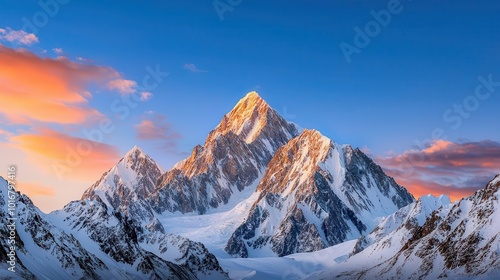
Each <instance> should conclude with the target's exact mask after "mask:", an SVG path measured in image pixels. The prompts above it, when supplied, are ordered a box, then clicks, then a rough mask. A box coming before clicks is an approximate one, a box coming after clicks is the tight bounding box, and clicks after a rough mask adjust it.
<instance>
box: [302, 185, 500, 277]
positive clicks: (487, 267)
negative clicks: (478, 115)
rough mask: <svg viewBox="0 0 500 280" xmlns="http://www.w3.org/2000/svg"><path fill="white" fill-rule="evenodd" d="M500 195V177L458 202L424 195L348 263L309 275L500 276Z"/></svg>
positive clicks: (379, 230) (391, 219)
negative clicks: (449, 202) (449, 201)
mask: <svg viewBox="0 0 500 280" xmlns="http://www.w3.org/2000/svg"><path fill="white" fill-rule="evenodd" d="M499 199H500V175H498V176H497V177H496V178H495V179H493V180H492V181H491V182H490V183H489V184H488V185H487V186H486V188H484V189H482V190H479V191H477V192H476V193H475V194H474V195H472V196H470V197H468V198H464V199H462V200H460V201H457V202H455V203H452V204H447V199H445V198H443V197H441V198H434V199H431V198H429V197H427V198H421V199H420V200H419V201H418V202H416V203H415V204H412V205H410V206H408V207H405V208H403V209H401V210H399V211H398V212H396V213H395V214H394V215H391V216H389V217H387V218H386V219H385V220H383V221H382V223H381V225H380V227H377V228H376V229H375V230H374V231H373V232H372V233H371V234H370V235H368V236H367V237H365V238H360V239H359V240H358V243H357V245H356V246H355V248H354V250H353V252H354V253H355V254H354V255H353V256H352V257H350V258H349V259H347V260H346V262H344V263H342V265H340V266H338V267H335V268H332V269H330V270H327V271H325V272H321V273H315V274H312V275H309V279H331V278H340V279H352V278H356V279H379V278H380V279H382V278H383V279H438V278H453V279H500V203H499ZM432 209H434V211H432V212H431V213H429V211H431V210H432ZM424 217H426V218H425V219H423V218H424Z"/></svg>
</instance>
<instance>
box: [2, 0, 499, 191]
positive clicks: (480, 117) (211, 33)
mask: <svg viewBox="0 0 500 280" xmlns="http://www.w3.org/2000/svg"><path fill="white" fill-rule="evenodd" d="M40 2H41V3H51V4H53V3H57V7H58V11H57V12H55V13H54V15H53V16H48V17H47V18H48V21H47V24H46V25H44V26H40V27H38V28H37V30H32V29H31V28H25V29H24V30H25V31H26V32H28V33H34V34H35V35H36V37H37V38H38V39H39V43H37V44H33V45H29V46H19V45H16V44H8V43H6V42H4V45H5V46H7V47H10V48H20V47H23V48H26V49H28V50H29V51H30V52H32V53H34V54H37V55H39V56H41V57H52V58H55V57H57V56H59V55H62V56H65V57H67V58H68V59H69V60H72V61H78V59H77V58H78V57H80V58H84V60H80V61H85V63H90V64H94V65H102V66H108V67H112V68H113V69H115V70H116V71H117V72H119V74H120V75H121V77H123V78H124V79H128V80H134V81H137V83H138V84H139V85H141V81H142V80H143V78H144V77H145V76H146V75H147V74H148V72H147V70H146V67H148V66H149V67H151V68H155V67H157V66H158V67H159V68H160V69H161V71H164V72H168V73H169V76H168V77H166V78H165V79H164V80H163V81H162V82H161V83H160V84H159V85H158V87H156V88H155V89H153V90H151V92H152V94H153V98H152V99H151V100H149V101H147V102H141V103H140V104H139V105H138V107H137V108H134V109H133V110H131V115H130V116H129V117H127V118H126V119H125V120H116V122H115V124H116V126H117V129H116V130H115V131H114V132H113V133H111V134H109V135H106V137H105V139H104V142H105V143H106V144H109V145H112V146H114V147H116V148H117V149H118V150H119V152H120V153H121V154H123V153H125V152H126V151H127V150H129V149H130V148H132V147H133V145H135V144H137V145H139V146H141V147H143V149H144V150H146V151H147V152H148V153H150V154H152V155H153V157H154V158H155V159H156V160H158V162H160V163H161V165H162V166H164V167H165V168H169V167H170V166H171V165H172V164H173V163H175V162H176V161H178V160H180V159H182V158H184V157H185V156H186V154H187V153H189V152H190V151H191V149H192V147H194V146H195V145H196V144H202V143H203V142H204V139H205V137H206V135H207V134H208V132H209V131H210V130H211V129H213V128H214V127H215V126H216V125H217V123H218V122H219V121H220V119H221V118H222V116H223V115H224V114H225V113H227V112H228V111H229V110H231V108H232V107H233V106H234V105H235V104H236V102H237V101H238V100H239V99H240V98H241V97H243V96H244V95H245V94H246V93H247V92H249V91H252V90H256V91H257V92H259V94H260V95H261V96H262V97H263V98H264V99H265V100H266V101H268V103H269V104H270V105H271V106H272V107H273V108H275V109H276V110H277V111H278V112H279V113H280V114H282V115H284V116H285V117H286V118H288V119H289V120H290V121H293V122H296V123H298V124H299V125H301V126H303V127H307V128H315V129H318V130H319V131H321V132H322V133H323V134H324V135H326V136H328V137H330V138H332V139H333V140H334V141H337V142H339V143H350V144H352V145H353V146H357V147H362V148H364V149H365V150H369V152H370V154H372V155H373V156H386V155H391V154H394V153H395V154H400V153H404V152H405V151H407V150H410V149H412V147H414V146H415V143H416V142H415V141H416V140H418V141H420V142H422V141H424V140H426V139H427V140H430V138H431V134H432V132H433V131H434V130H435V129H437V128H439V129H442V131H443V132H444V133H445V135H446V138H445V139H444V140H447V141H452V142H457V143H464V142H477V141H483V140H492V141H500V130H499V129H497V127H496V122H495V121H493V120H494V119H497V118H498V117H497V116H498V105H499V104H500V87H499V88H498V89H497V91H496V92H492V93H491V94H490V96H489V97H488V98H486V99H485V100H479V102H478V103H477V104H474V100H473V99H471V98H470V96H473V95H474V93H475V89H476V88H477V86H478V85H480V82H479V81H478V77H479V76H482V77H484V78H485V79H487V78H488V76H489V75H491V76H490V77H491V79H492V80H493V81H500V56H499V55H498V50H499V49H500V21H499V20H498V14H499V12H500V3H499V2H496V1H424V0H422V1H400V2H399V4H397V3H396V2H394V1H316V3H311V2H306V1H287V2H286V4H284V3H282V2H277V1H272V2H269V1H246V0H243V1H240V2H241V3H239V4H238V5H236V6H234V7H232V10H231V11H226V12H224V13H223V17H224V19H223V20H221V18H220V17H219V14H218V13H217V11H216V9H215V8H214V2H212V1H93V0H91V1H78V0H72V1H62V0H61V2H68V3H67V4H60V3H59V2H56V1H55V0H52V1H44V0H42V1H40ZM229 2H230V1H226V0H221V1H219V3H229ZM231 3H238V1H232V2H231ZM388 5H396V6H397V7H398V10H399V12H398V13H397V14H391V19H390V21H389V22H388V24H387V25H386V26H385V27H384V26H380V30H379V32H376V33H377V34H376V35H375V36H373V37H371V38H370V42H369V43H368V44H367V45H366V46H365V47H363V48H359V49H360V53H355V54H352V55H351V56H350V60H351V61H350V62H348V60H347V59H346V57H345V56H344V54H343V52H342V50H341V48H340V47H339V45H340V44H341V43H343V42H344V43H347V44H350V45H352V46H355V40H354V39H355V35H356V32H355V28H356V27H359V28H360V29H361V30H364V29H365V27H366V26H367V24H369V23H370V22H371V21H373V20H374V18H373V15H372V11H373V12H376V13H379V12H380V11H381V10H387V9H388ZM49 6H50V9H52V10H53V8H54V6H53V5H49ZM0 8H1V10H2V20H1V22H2V23H1V26H0V28H7V27H9V28H11V29H13V30H20V29H22V28H23V27H26V26H23V25H24V23H23V17H25V18H26V19H28V20H30V21H31V22H34V21H36V20H39V21H40V20H42V19H43V18H40V17H38V18H37V13H38V15H40V13H44V10H43V8H42V6H40V4H39V3H37V1H23V2H21V3H20V2H19V1H14V0H7V1H3V2H2V4H0ZM45 13H46V12H45ZM54 48H60V49H62V53H59V54H57V53H54V51H53V49H54ZM44 51H47V52H46V53H45V54H43V53H44ZM0 63H1V62H0ZM186 64H193V65H192V66H191V67H195V68H190V69H191V71H190V70H189V69H185V68H189V67H185V66H186ZM192 70H195V71H192ZM196 70H199V71H196ZM90 90H91V91H92V90H93V91H92V92H93V98H92V99H91V100H90V101H89V102H90V105H91V106H92V107H94V108H96V109H97V110H99V111H100V112H102V113H103V114H105V115H107V116H111V115H113V112H112V111H111V110H110V104H111V103H112V101H113V100H114V99H115V98H116V95H112V94H108V93H105V92H101V91H102V89H99V88H97V87H96V88H90ZM464 101H466V102H472V103H469V104H468V108H472V107H474V110H473V111H471V112H468V111H466V112H465V113H467V117H464V116H460V115H459V113H457V112H456V111H454V107H453V106H454V104H463V103H464ZM476 105H477V106H476ZM475 107H477V108H475ZM448 110H452V111H451V112H450V113H448V119H449V120H448V122H446V121H445V120H444V119H443V115H444V114H445V113H446V112H447V111H448ZM151 111H152V112H156V113H158V114H161V115H162V116H163V117H164V119H163V122H164V124H165V123H168V125H167V126H168V131H169V132H168V133H170V136H172V135H175V137H166V139H167V138H168V139H169V141H172V142H173V143H175V144H176V145H177V146H175V145H173V146H169V148H168V149H165V147H160V146H162V143H161V139H156V140H152V139H144V138H143V139H140V137H136V133H135V130H134V125H137V123H139V122H141V120H143V119H144V118H145V116H146V115H147V113H145V112H151ZM468 113H470V115H469V114H468ZM457 118H458V119H460V122H461V123H460V125H457V122H458V121H459V120H458V119H457ZM50 126H51V127H52V128H54V129H56V130H59V131H63V130H64V131H65V133H69V134H70V135H72V136H74V137H83V136H82V135H81V130H80V129H75V128H74V127H73V129H67V128H66V129H61V128H60V126H58V125H57V124H51V125H50ZM17 127H18V126H7V125H5V126H4V127H3V129H4V130H8V131H11V132H12V133H14V132H15V130H16V128H17ZM26 129H27V128H26ZM68 131H69V132H68ZM168 133H167V134H168ZM160 138H161V137H160ZM424 142H425V141H424ZM426 143H427V144H431V143H429V142H426ZM96 179H97V178H96ZM91 181H94V180H93V179H92V180H91Z"/></svg>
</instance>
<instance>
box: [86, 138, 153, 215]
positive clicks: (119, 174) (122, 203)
mask: <svg viewBox="0 0 500 280" xmlns="http://www.w3.org/2000/svg"><path fill="white" fill-rule="evenodd" d="M160 176H161V169H160V167H159V166H158V165H157V164H156V162H155V161H154V160H153V159H152V158H151V157H149V156H148V155H147V154H146V153H145V152H144V151H142V150H141V149H140V148H139V147H137V146H134V147H133V148H132V149H131V150H130V151H128V152H127V153H126V154H125V156H124V157H123V158H121V159H120V160H119V161H118V163H117V164H116V165H115V166H114V167H112V168H111V169H110V170H108V171H107V172H105V173H104V174H103V175H102V177H101V178H100V179H99V180H98V181H97V182H96V183H94V184H93V185H92V186H91V187H90V188H89V189H87V190H86V191H85V192H84V194H83V196H82V199H94V198H95V196H99V197H100V198H101V200H102V201H103V202H104V203H105V204H106V205H108V206H112V207H113V208H114V209H116V210H118V211H123V212H125V213H129V211H130V209H129V208H130V207H134V208H137V207H139V206H138V205H131V202H135V201H137V200H142V199H144V198H146V197H147V196H149V195H150V194H151V193H152V192H153V190H154V187H155V184H156V180H157V179H158V178H159V177H160Z"/></svg>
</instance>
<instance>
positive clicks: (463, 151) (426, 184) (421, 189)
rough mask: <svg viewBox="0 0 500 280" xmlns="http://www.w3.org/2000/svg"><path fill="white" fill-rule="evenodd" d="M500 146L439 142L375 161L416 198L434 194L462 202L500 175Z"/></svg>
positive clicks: (488, 143)
mask: <svg viewBox="0 0 500 280" xmlns="http://www.w3.org/2000/svg"><path fill="white" fill-rule="evenodd" d="M499 159H500V143H498V142H494V141H489V140H487V141H481V142H466V143H453V142H449V141H444V140H438V141H435V142H433V143H431V144H430V145H429V146H428V147H426V148H425V149H422V150H409V151H406V152H404V153H402V154H398V155H394V156H391V157H385V158H378V159H377V160H376V161H377V162H378V163H379V164H380V165H381V166H382V167H383V168H384V171H385V172H387V174H389V175H390V176H392V177H394V178H395V179H396V181H398V182H399V183H400V184H401V185H403V186H405V187H406V188H407V189H408V190H409V191H410V192H411V193H413V194H414V195H415V196H416V197H419V196H421V195H426V194H429V193H432V194H434V195H439V194H447V195H449V196H450V198H451V199H460V198H463V197H464V196H468V195H471V194H472V193H473V192H474V191H476V190H478V189H481V188H483V187H484V186H485V185H486V183H487V182H488V181H489V180H491V179H492V178H493V177H494V176H495V175H497V174H500V160H499Z"/></svg>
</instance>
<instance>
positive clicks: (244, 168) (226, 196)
mask: <svg viewBox="0 0 500 280" xmlns="http://www.w3.org/2000/svg"><path fill="white" fill-rule="evenodd" d="M297 134H298V131H297V128H296V127H295V126H294V125H293V124H289V123H287V122H286V121H285V120H284V119H283V118H282V117H281V116H280V115H278V113H276V111H275V110H273V109H272V108H271V107H269V105H268V104H267V103H266V102H265V101H264V100H263V99H262V98H260V96H259V95H258V94H257V93H255V92H251V93H249V94H247V95H246V96H245V97H244V98H243V99H241V100H240V101H239V102H238V104H237V105H236V106H235V107H234V109H233V110H232V111H231V112H229V113H228V114H227V115H225V116H224V117H223V118H222V121H221V122H220V124H219V125H218V126H217V127H216V128H215V129H214V130H213V131H212V132H210V134H209V135H208V137H207V139H206V141H205V144H204V146H196V147H195V148H194V149H193V152H192V154H191V156H190V157H189V158H187V159H185V160H183V161H181V162H179V163H178V164H176V165H175V166H174V168H173V169H172V170H170V171H168V172H167V173H165V174H163V176H162V177H161V178H160V180H159V183H158V185H157V189H156V193H155V194H154V195H152V196H150V200H149V203H150V204H151V205H152V206H153V207H154V209H155V210H156V212H158V213H163V212H165V211H168V212H181V213H189V212H195V213H199V214H203V213H206V212H207V211H209V210H210V209H215V208H218V207H220V206H224V205H227V204H231V205H232V206H235V205H236V204H237V203H238V202H240V201H241V200H242V199H243V198H245V197H242V196H240V195H238V194H239V193H241V192H243V191H244V190H245V189H246V188H248V187H251V186H253V187H255V186H256V184H255V182H256V181H257V180H258V179H259V178H260V177H261V176H262V174H263V173H264V170H265V168H266V166H267V164H268V163H269V161H270V160H271V157H272V156H273V154H274V153H275V151H276V150H277V149H278V148H279V147H281V146H282V145H284V144H285V143H286V142H288V140H290V139H291V138H293V137H294V136H296V135H297ZM253 191H254V190H253V189H252V190H251V192H253ZM233 197H234V198H236V199H232V200H231V198H233Z"/></svg>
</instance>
